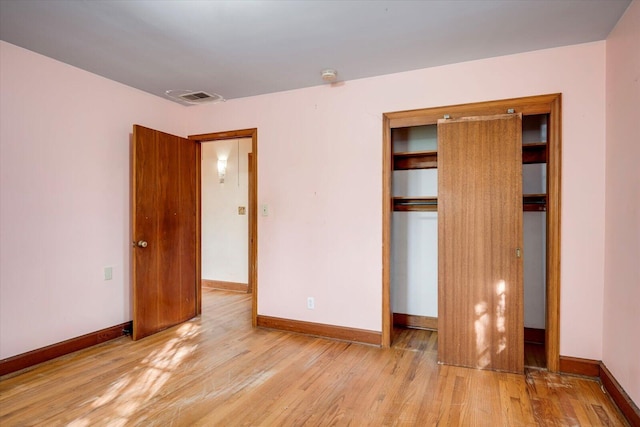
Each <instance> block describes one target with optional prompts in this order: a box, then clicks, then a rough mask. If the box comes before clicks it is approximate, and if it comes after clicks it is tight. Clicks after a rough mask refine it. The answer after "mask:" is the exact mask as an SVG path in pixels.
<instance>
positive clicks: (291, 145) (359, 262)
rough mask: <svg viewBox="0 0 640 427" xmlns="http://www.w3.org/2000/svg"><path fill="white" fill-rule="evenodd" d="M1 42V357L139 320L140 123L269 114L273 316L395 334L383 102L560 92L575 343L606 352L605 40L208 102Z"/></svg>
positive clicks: (263, 139) (266, 184)
mask: <svg viewBox="0 0 640 427" xmlns="http://www.w3.org/2000/svg"><path fill="white" fill-rule="evenodd" d="M0 54H1V57H0V67H2V68H1V69H0V71H1V72H0V79H1V80H0V83H1V84H0V88H1V90H2V93H1V95H2V96H0V99H1V104H0V108H1V110H0V113H1V114H0V120H1V123H0V125H1V126H0V128H1V131H0V132H1V133H0V141H1V154H2V156H1V157H2V159H1V163H0V166H1V174H2V180H1V182H0V190H1V191H0V202H1V214H2V215H1V219H0V221H1V222H0V224H1V227H2V228H1V232H2V243H1V245H2V246H1V253H0V261H1V265H0V272H1V273H0V274H1V276H0V277H1V279H2V281H1V286H0V304H1V305H0V309H1V310H0V312H1V314H0V316H1V317H0V323H1V329H0V357H3V358H4V357H8V356H11V355H14V354H17V353H21V352H24V351H28V350H32V349H35V348H38V347H42V346H45V345H47V344H51V343H54V342H59V341H61V340H64V339H68V338H71V337H74V336H78V335H81V334H83V333H86V332H89V331H95V330H97V329H100V328H104V327H108V326H111V325H114V324H117V323H121V322H124V321H126V320H129V319H130V307H129V304H130V301H129V280H128V270H129V261H128V260H129V213H128V211H129V202H128V200H129V180H128V177H129V170H128V169H129V160H128V156H129V133H130V131H131V125H132V124H133V123H140V124H143V125H146V126H150V127H155V128H158V129H160V130H163V131H167V132H172V133H176V134H179V135H185V134H196V133H204V132H214V131H222V130H230V129H241V128H248V127H257V128H258V139H259V141H258V147H259V149H258V158H259V165H258V180H259V185H258V198H259V200H258V202H259V204H267V205H268V206H269V216H267V217H263V216H259V220H258V221H259V223H258V227H259V248H258V251H259V254H258V257H259V258H258V272H259V294H258V295H259V305H258V311H259V313H260V314H264V315H270V316H278V317H284V318H290V319H299V320H306V321H311V322H320V323H328V324H334V325H341V326H347V327H353V328H362V329H370V330H376V331H379V330H380V329H381V294H382V292H381V286H382V285H381V243H382V242H381V230H382V218H381V205H382V200H381V193H382V186H381V180H382V178H381V169H382V122H381V119H382V113H383V112H390V111H399V110H406V109H412V108H423V107H430V106H440V105H447V104H457V103H466V102H476V101H485V100H491V99H501V98H510V97H517V96H528V95H538V94H545V93H555V92H562V93H563V149H564V151H563V162H564V163H563V172H564V173H563V177H562V179H563V182H562V185H563V205H562V220H563V233H562V242H563V248H562V257H563V258H562V302H561V310H562V318H561V319H562V323H561V353H562V354H564V355H571V356H577V357H586V358H592V359H601V358H602V314H603V313H602V295H603V292H604V285H603V283H604V223H605V221H604V219H605V217H604V215H605V212H604V201H605V192H604V177H605V160H604V157H605V156H604V155H605V142H604V141H605V42H604V41H602V42H596V43H590V44H584V45H576V46H569V47H564V48H557V49H550V50H543V51H537V52H530V53H526V54H519V55H511V56H505V57H499V58H491V59H487V60H480V61H473V62H467V63H460V64H454V65H449V66H443V67H436V68H431V69H424V70H418V71H412V72H407V73H399V74H393V75H386V76H380V77H375V78H369V79H362V80H357V81H348V82H345V83H339V84H336V85H334V86H318V87H313V88H308V89H301V90H296V91H290V92H282V93H275V94H269V95H263V96H257V97H251V98H245V99H238V100H232V101H228V102H226V103H221V104H214V105H206V106H200V107H193V108H183V107H181V106H179V105H177V104H173V103H170V102H168V101H164V100H162V99H159V98H154V97H152V96H150V95H147V94H144V93H141V92H138V91H136V90H134V89H131V88H128V87H125V86H122V85H120V84H117V83H114V82H111V81H108V80H105V79H103V78H100V77H97V76H95V75H92V74H90V73H87V72H84V71H81V70H78V69H75V68H73V67H69V66H66V65H63V64H60V63H58V62H55V61H52V60H50V59H48V58H45V57H42V56H40V55H36V54H34V53H31V52H28V51H25V50H23V49H19V48H17V47H15V46H12V45H8V44H6V43H2V44H1V45H0ZM82 96H85V97H86V100H85V99H83V98H82ZM585 206H588V207H589V208H588V209H585ZM105 266H113V267H114V280H113V281H110V282H105V281H103V280H102V272H103V267H105ZM308 296H312V297H315V302H316V308H315V310H308V309H307V308H306V298H307V297H308Z"/></svg>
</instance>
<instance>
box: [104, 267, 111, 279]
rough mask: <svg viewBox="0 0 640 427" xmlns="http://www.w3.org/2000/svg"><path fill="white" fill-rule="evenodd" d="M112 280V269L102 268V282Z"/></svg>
mask: <svg viewBox="0 0 640 427" xmlns="http://www.w3.org/2000/svg"><path fill="white" fill-rule="evenodd" d="M111 279H113V267H105V268H104V280H111Z"/></svg>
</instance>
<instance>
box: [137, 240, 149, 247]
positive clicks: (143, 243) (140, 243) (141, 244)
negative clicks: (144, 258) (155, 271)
mask: <svg viewBox="0 0 640 427" xmlns="http://www.w3.org/2000/svg"><path fill="white" fill-rule="evenodd" d="M137 245H138V247H140V248H146V247H147V242H146V241H145V240H138V243H137Z"/></svg>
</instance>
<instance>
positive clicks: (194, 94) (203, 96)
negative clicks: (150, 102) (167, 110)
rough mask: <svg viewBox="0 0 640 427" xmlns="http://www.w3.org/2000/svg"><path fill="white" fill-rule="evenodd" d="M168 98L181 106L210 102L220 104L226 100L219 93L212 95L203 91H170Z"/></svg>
mask: <svg viewBox="0 0 640 427" xmlns="http://www.w3.org/2000/svg"><path fill="white" fill-rule="evenodd" d="M165 93H166V94H167V96H168V97H170V98H172V99H174V100H176V101H178V102H180V103H181V104H204V103H208V102H220V101H224V100H225V99H224V98H223V97H222V96H221V95H218V94H217V93H214V94H210V93H207V92H203V91H192V90H168V91H166V92H165Z"/></svg>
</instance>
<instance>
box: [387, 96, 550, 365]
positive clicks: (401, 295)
mask: <svg viewBox="0 0 640 427" xmlns="http://www.w3.org/2000/svg"><path fill="white" fill-rule="evenodd" d="M504 114H515V115H520V116H521V122H518V123H520V124H518V127H521V129H518V135H517V138H521V140H520V141H518V143H519V144H520V143H521V147H518V150H521V161H520V160H518V161H517V163H518V164H517V166H516V167H517V171H516V173H519V172H520V171H521V174H522V183H521V185H522V186H521V193H522V194H521V196H520V197H521V199H520V202H521V208H520V209H521V214H522V218H521V228H522V230H521V233H522V234H521V243H520V244H519V245H518V246H519V247H518V248H514V249H515V251H514V253H517V257H518V258H520V257H521V258H522V260H521V261H522V262H521V267H519V268H522V273H521V280H520V281H521V284H520V285H519V286H520V287H521V289H519V290H518V292H521V297H519V298H520V299H519V300H517V301H512V303H510V304H511V305H513V307H509V310H521V315H520V316H519V319H520V320H517V321H516V324H518V325H520V326H518V329H519V332H518V335H519V336H520V338H518V339H512V340H511V342H512V343H519V344H513V345H518V346H521V348H520V349H519V350H518V352H517V353H514V354H516V355H517V354H519V355H520V356H517V357H518V358H520V357H522V354H524V357H523V358H524V366H525V367H529V368H543V369H544V368H546V369H548V370H549V371H552V372H556V371H557V370H558V368H559V366H558V365H559V294H560V271H559V266H560V237H559V236H560V94H554V95H542V96H535V97H527V98H517V99H510V100H501V101H490V102H483V103H477V104H465V105H455V106H448V107H437V108H429V109H422V110H412V111H403V112H396V113H386V114H384V134H383V150H384V151H383V180H384V181H383V203H384V206H385V209H384V210H383V307H382V308H383V328H382V329H383V345H384V346H391V345H394V346H400V347H403V346H404V345H406V343H412V344H411V345H412V346H413V347H422V348H425V349H427V348H432V349H434V350H435V349H436V348H437V347H438V325H439V321H440V322H443V321H444V320H443V319H451V314H450V313H448V314H449V316H448V317H442V318H440V319H439V313H440V315H442V310H443V308H442V304H443V302H442V299H440V300H439V297H440V298H441V297H442V296H443V295H444V294H445V292H446V289H447V288H446V287H445V288H442V286H443V285H442V283H445V282H446V281H444V282H442V277H441V276H439V274H440V275H441V274H442V273H439V271H438V270H439V256H442V255H441V254H439V253H438V250H439V248H438V244H439V242H441V239H447V236H443V235H438V234H439V230H438V228H439V227H438V222H439V220H440V219H441V218H439V215H441V214H444V215H447V214H449V212H446V211H445V212H444V213H442V212H439V209H438V196H439V195H438V149H439V147H438V143H439V135H438V122H439V120H440V124H443V123H446V121H447V120H448V119H451V118H453V119H454V121H455V120H458V121H464V120H466V119H464V118H470V119H478V118H479V119H480V120H481V119H482V116H487V117H488V116H492V115H493V116H495V115H504ZM495 117H497V116H495ZM445 118H446V119H445ZM443 120H444V121H443ZM481 121H482V120H481ZM520 131H521V134H520ZM443 153H444V152H443ZM442 155H443V156H444V154H442ZM459 155H462V156H466V153H465V151H464V149H463V150H462V151H461V152H460V154H459ZM498 156H501V154H498ZM517 159H520V154H519V155H518V157H517ZM442 162H443V163H442V164H443V165H447V164H448V165H449V166H450V167H453V166H451V165H452V163H444V157H443V159H442ZM495 164H500V163H499V162H498V163H494V165H495ZM441 167H442V165H441ZM494 167H495V166H494ZM498 169H499V168H498ZM457 173H462V174H464V173H467V171H464V170H462V171H458V172H457ZM515 176H517V175H515ZM518 194H520V193H518ZM443 200H444V199H443ZM487 201H488V202H489V203H492V202H493V203H495V201H492V200H490V199H487ZM443 203H444V202H443ZM471 209H472V208H471ZM517 215H520V214H517ZM441 230H442V229H441ZM441 233H442V231H441ZM520 246H521V247H520ZM509 250H511V249H509ZM440 261H442V260H440ZM462 268H464V267H462ZM439 280H440V281H441V282H442V283H440V289H439ZM443 289H445V292H443ZM439 291H440V292H439ZM439 294H440V295H439ZM450 297H451V296H449V298H450ZM453 298H454V300H455V296H454V297H453ZM454 305H455V304H454ZM449 307H451V303H449ZM449 310H450V308H449ZM467 310H471V308H469V307H467ZM470 318H473V316H470ZM514 321H515V320H514ZM520 322H522V323H520ZM469 323H473V322H469ZM494 323H495V322H494ZM445 325H446V324H445ZM460 325H462V326H460ZM465 325H466V324H465V323H464V322H462V323H459V324H458V325H457V326H455V328H460V327H462V328H463V329H465V328H466V330H464V331H463V330H461V331H459V332H460V336H461V337H462V338H461V339H463V340H465V339H466V340H467V341H469V343H467V344H466V345H467V347H468V348H471V347H473V343H471V342H470V341H471V340H473V339H474V336H475V335H477V334H475V332H474V325H473V324H469V325H466V326H465ZM476 326H477V325H476ZM511 326H512V327H513V325H511ZM440 327H441V328H442V327H443V323H440ZM450 327H451V326H450V325H449V328H450ZM449 332H450V329H449ZM474 334H475V335H474ZM495 335H496V336H497V335H498V334H495ZM448 336H449V337H451V334H449V335H448ZM454 336H456V337H457V336H458V334H457V331H456V333H455V334H454ZM456 339H457V338H456ZM447 344H448V346H449V345H450V342H449V343H447ZM456 344H457V343H456ZM461 345H462V347H464V345H465V344H461ZM448 346H447V347H448ZM522 347H524V348H522ZM441 350H442V349H441ZM446 351H451V350H450V349H449V350H446ZM443 357H444V358H445V361H444V362H443V363H450V362H447V361H446V355H443V354H441V353H440V351H439V357H438V359H439V361H441V362H442V359H443ZM453 364H455V362H454V363H453ZM477 367H480V366H477ZM491 369H492V368H491ZM516 371H517V370H516Z"/></svg>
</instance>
